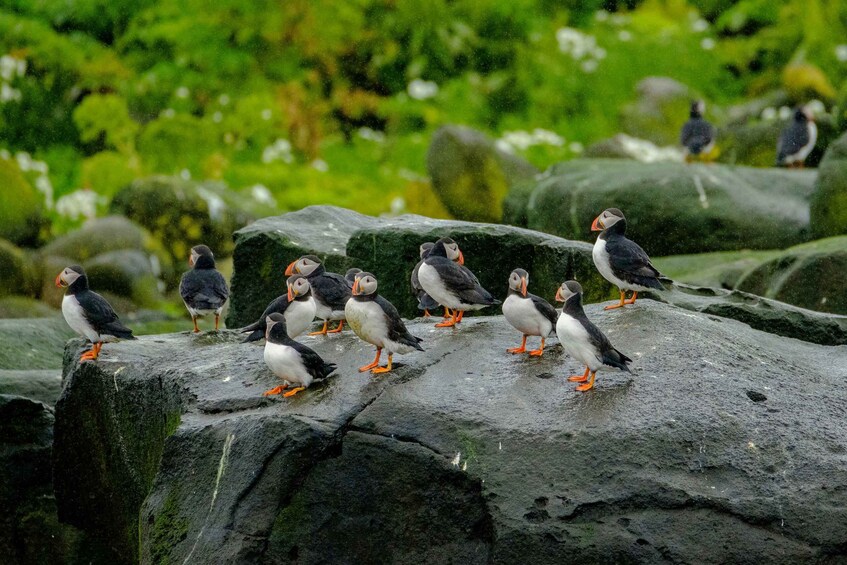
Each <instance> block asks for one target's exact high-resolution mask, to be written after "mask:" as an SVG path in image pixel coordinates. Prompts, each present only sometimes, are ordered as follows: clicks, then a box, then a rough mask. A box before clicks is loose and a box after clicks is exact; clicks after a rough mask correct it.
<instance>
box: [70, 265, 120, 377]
mask: <svg viewBox="0 0 847 565" xmlns="http://www.w3.org/2000/svg"><path fill="white" fill-rule="evenodd" d="M56 286H57V287H60V288H61V287H67V289H68V290H67V292H65V297H64V298H63V299H62V315H63V316H64V317H65V321H66V322H67V323H68V325H69V326H70V327H71V329H72V330H73V331H75V332H76V333H78V334H79V335H81V336H82V337H84V338H86V339H87V340H88V341H90V342H91V343H92V348H91V349H90V350H88V351H86V352H85V353H83V354H82V355H81V356H80V358H79V360H80V362H82V361H88V360H92V361H93V360H94V359H97V357H98V356H99V355H100V348H102V347H103V343H104V342H109V341H117V340H118V339H135V336H133V335H132V330H131V329H129V328H127V327H126V326H124V325H123V324H122V323H121V321H120V320H119V319H118V315H117V314H115V311H114V310H112V306H111V305H110V304H109V303H108V302H107V301H106V299H105V298H103V297H102V296H100V295H99V294H97V293H96V292H94V291H93V290H89V289H88V277H87V276H85V271H84V270H83V268H82V267H80V266H79V265H71V266H70V267H65V269H64V270H63V271H62V272H61V273H59V275H58V276H57V277H56Z"/></svg>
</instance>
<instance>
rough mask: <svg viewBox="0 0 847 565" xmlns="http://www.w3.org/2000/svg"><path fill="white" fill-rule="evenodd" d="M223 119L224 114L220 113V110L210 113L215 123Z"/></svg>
mask: <svg viewBox="0 0 847 565" xmlns="http://www.w3.org/2000/svg"><path fill="white" fill-rule="evenodd" d="M223 119H224V115H223V114H221V113H220V112H215V113H214V114H212V121H213V122H215V123H216V124H219V123H221V121H223Z"/></svg>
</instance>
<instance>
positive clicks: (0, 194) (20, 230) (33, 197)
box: [0, 156, 42, 245]
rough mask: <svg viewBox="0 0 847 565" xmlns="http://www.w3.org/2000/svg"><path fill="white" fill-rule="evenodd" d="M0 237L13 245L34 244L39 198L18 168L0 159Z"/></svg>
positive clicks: (39, 224) (37, 228)
mask: <svg viewBox="0 0 847 565" xmlns="http://www.w3.org/2000/svg"><path fill="white" fill-rule="evenodd" d="M0 187H3V189H2V190H0V238H3V239H8V240H10V241H12V242H14V243H17V244H22V245H23V244H35V243H37V241H38V231H39V229H40V228H41V221H42V217H41V215H42V209H41V202H42V200H41V195H40V194H38V191H36V190H35V188H33V186H32V185H31V184H30V183H29V181H27V180H26V178H25V177H24V175H23V173H21V170H20V168H18V165H17V164H16V163H15V162H14V161H13V160H12V159H11V158H7V157H2V156H0Z"/></svg>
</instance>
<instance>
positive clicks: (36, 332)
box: [0, 316, 74, 370]
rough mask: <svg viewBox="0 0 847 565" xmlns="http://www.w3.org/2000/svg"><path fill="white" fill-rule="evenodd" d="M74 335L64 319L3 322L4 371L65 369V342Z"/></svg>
mask: <svg viewBox="0 0 847 565" xmlns="http://www.w3.org/2000/svg"><path fill="white" fill-rule="evenodd" d="M73 336H74V332H73V330H71V328H69V327H68V324H67V323H66V322H65V320H64V319H63V318H62V317H61V316H56V317H52V318H28V319H3V320H0V343H2V344H14V347H0V369H15V370H39V369H59V368H61V367H62V350H63V348H64V346H65V342H67V341H68V339H70V338H71V337H73Z"/></svg>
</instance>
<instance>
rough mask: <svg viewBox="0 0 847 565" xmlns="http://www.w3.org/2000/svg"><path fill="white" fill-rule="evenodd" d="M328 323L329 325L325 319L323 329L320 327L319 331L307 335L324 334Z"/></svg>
mask: <svg viewBox="0 0 847 565" xmlns="http://www.w3.org/2000/svg"><path fill="white" fill-rule="evenodd" d="M328 325H329V321H328V320H325V321H324V327H323V329H321V330H320V331H317V332H312V333H310V334H309V335H326V333H327V332H326V328H327V326H328Z"/></svg>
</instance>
